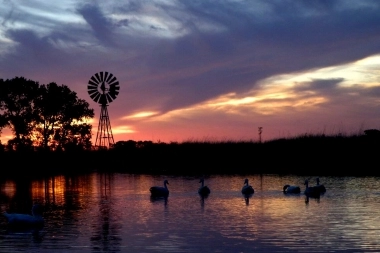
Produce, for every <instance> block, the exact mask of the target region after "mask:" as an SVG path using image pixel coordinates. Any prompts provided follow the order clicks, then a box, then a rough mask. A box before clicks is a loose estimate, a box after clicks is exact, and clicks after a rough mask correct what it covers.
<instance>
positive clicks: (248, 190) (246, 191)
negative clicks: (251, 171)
mask: <svg viewBox="0 0 380 253" xmlns="http://www.w3.org/2000/svg"><path fill="white" fill-rule="evenodd" d="M254 192H255V191H254V189H253V187H252V186H251V185H249V184H248V178H246V179H245V180H244V186H243V188H241V193H243V194H244V195H250V194H253V193H254Z"/></svg>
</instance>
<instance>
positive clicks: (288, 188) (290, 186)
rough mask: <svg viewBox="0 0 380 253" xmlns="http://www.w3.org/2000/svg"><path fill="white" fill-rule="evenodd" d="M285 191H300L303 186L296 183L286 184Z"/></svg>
mask: <svg viewBox="0 0 380 253" xmlns="http://www.w3.org/2000/svg"><path fill="white" fill-rule="evenodd" d="M283 192H284V193H300V192H301V188H300V187H299V186H296V185H288V184H286V185H284V188H283Z"/></svg>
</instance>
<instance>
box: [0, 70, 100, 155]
mask: <svg viewBox="0 0 380 253" xmlns="http://www.w3.org/2000/svg"><path fill="white" fill-rule="evenodd" d="M93 117H94V110H93V109H91V108H89V104H88V103H87V102H86V101H85V100H83V99H79V98H78V97H77V94H76V93H75V92H74V91H71V90H70V89H69V88H68V87H67V86H66V85H57V84H56V83H54V82H51V83H49V84H47V85H40V84H39V83H38V82H35V81H32V80H27V79H25V78H24V77H15V78H13V79H7V80H3V79H0V130H1V129H3V128H4V127H9V128H10V129H11V131H12V133H13V134H14V138H13V139H11V140H9V141H8V149H12V150H21V149H31V148H33V147H40V148H44V149H51V150H72V149H89V148H90V147H91V129H92V126H91V125H90V124H88V123H86V121H87V120H88V119H90V118H93Z"/></svg>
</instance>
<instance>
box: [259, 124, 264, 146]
mask: <svg viewBox="0 0 380 253" xmlns="http://www.w3.org/2000/svg"><path fill="white" fill-rule="evenodd" d="M262 132H263V127H259V142H260V143H261V133H262Z"/></svg>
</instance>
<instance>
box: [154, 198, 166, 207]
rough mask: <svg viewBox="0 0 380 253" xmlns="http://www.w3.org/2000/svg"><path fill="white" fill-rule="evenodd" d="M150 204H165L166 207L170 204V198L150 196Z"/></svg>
mask: <svg viewBox="0 0 380 253" xmlns="http://www.w3.org/2000/svg"><path fill="white" fill-rule="evenodd" d="M150 202H152V203H159V202H164V204H165V206H166V205H167V204H168V197H167V196H164V197H155V196H150Z"/></svg>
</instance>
